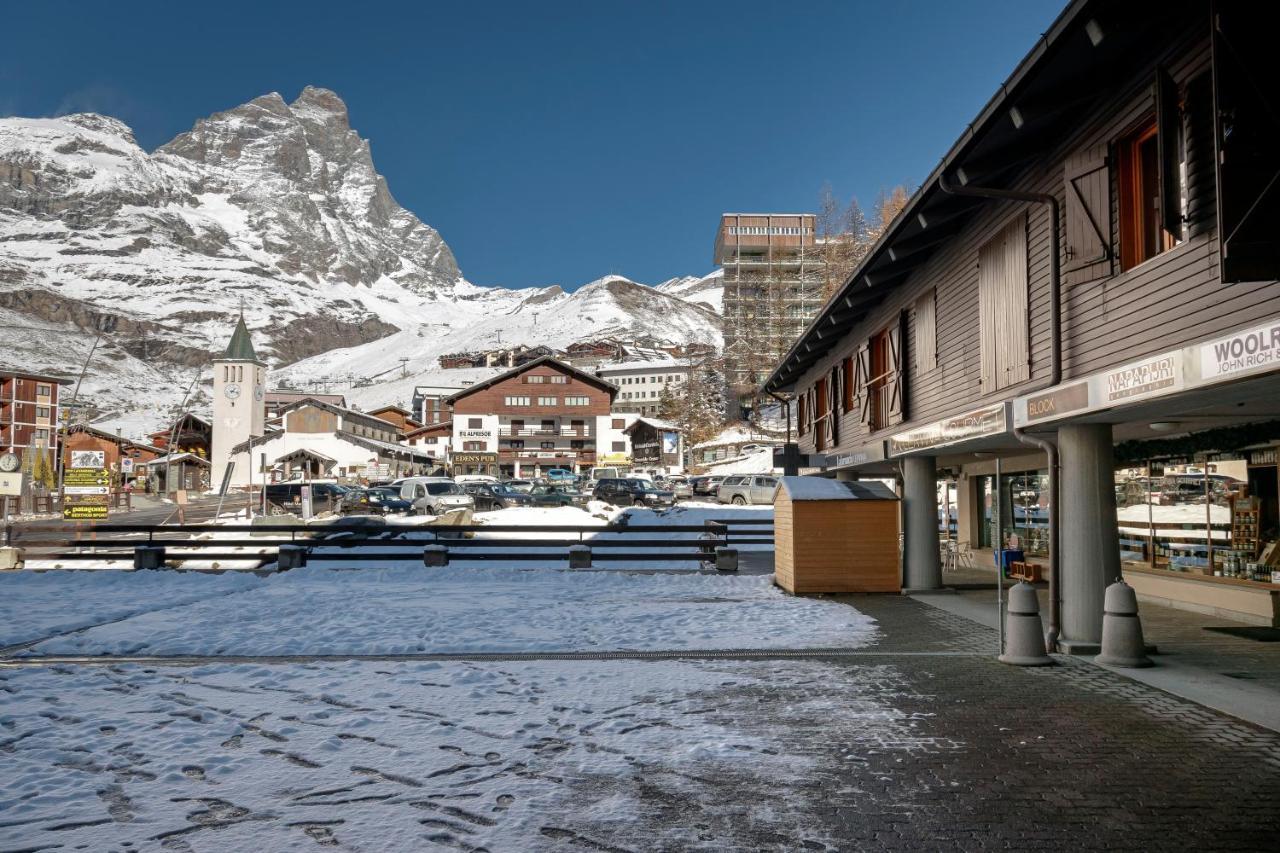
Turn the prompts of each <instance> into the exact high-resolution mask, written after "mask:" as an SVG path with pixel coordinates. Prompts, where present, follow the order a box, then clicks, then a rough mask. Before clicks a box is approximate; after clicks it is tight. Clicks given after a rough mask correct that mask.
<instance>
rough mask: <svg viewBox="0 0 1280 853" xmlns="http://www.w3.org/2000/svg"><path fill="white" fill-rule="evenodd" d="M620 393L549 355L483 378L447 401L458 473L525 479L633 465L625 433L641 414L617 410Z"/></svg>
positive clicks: (453, 459) (454, 467) (452, 462)
mask: <svg viewBox="0 0 1280 853" xmlns="http://www.w3.org/2000/svg"><path fill="white" fill-rule="evenodd" d="M617 393H618V389H617V387H616V386H614V385H612V384H610V383H608V382H606V381H604V380H603V379H601V378H599V377H598V376H594V375H592V374H590V373H587V372H585V371H582V370H579V369H577V368H575V367H571V366H569V365H567V364H565V363H563V362H560V361H557V360H555V359H553V358H551V357H548V356H544V357H542V358H539V359H535V360H534V361H531V362H529V363H527V364H524V365H521V366H519V367H514V368H512V369H511V370H508V371H506V372H505V373H501V374H499V375H497V376H494V377H492V378H490V379H487V380H485V381H483V382H477V383H475V384H474V385H471V386H469V387H467V388H465V389H463V390H462V391H459V392H458V393H456V394H454V395H453V396H452V397H450V398H448V400H447V401H446V402H447V403H448V404H449V406H450V407H451V408H452V410H453V421H452V428H453V440H452V444H451V446H450V456H449V461H450V466H451V468H452V470H453V473H455V474H493V475H499V474H502V475H506V476H511V477H520V476H528V475H536V474H540V473H542V472H545V471H546V470H548V469H551V468H563V469H565V470H569V471H574V472H584V471H589V470H590V469H592V468H593V467H595V466H596V465H608V464H621V465H626V464H629V463H630V459H631V457H630V445H629V442H628V441H627V436H626V434H625V432H624V430H625V429H626V427H627V425H628V424H629V423H630V422H631V420H633V419H634V415H632V416H626V415H614V414H612V413H611V412H610V408H611V406H612V404H613V400H614V397H615V396H616V395H617Z"/></svg>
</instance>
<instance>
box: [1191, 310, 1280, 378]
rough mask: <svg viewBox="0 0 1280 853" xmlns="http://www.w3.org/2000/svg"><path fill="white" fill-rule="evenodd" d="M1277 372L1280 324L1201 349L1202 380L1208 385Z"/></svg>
mask: <svg viewBox="0 0 1280 853" xmlns="http://www.w3.org/2000/svg"><path fill="white" fill-rule="evenodd" d="M1277 368H1280V320H1273V321H1272V322H1270V323H1267V324H1266V325H1263V326H1256V327H1254V328H1252V329H1246V330H1245V331H1243V332H1237V333H1235V334H1234V335H1231V336H1230V337H1226V338H1221V339H1219V340H1216V341H1210V342H1209V343H1207V344H1201V346H1200V378H1201V379H1202V380H1203V381H1205V382H1212V381H1213V380H1214V379H1218V378H1221V377H1224V376H1232V375H1234V374H1237V373H1248V372H1250V371H1253V370H1275V369H1277Z"/></svg>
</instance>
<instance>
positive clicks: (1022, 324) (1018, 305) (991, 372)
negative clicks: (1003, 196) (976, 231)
mask: <svg viewBox="0 0 1280 853" xmlns="http://www.w3.org/2000/svg"><path fill="white" fill-rule="evenodd" d="M978 333H979V336H980V338H981V340H980V343H979V347H980V349H981V368H982V371H981V376H982V393H983V394H990V393H992V392H993V391H998V390H1000V389H1001V388H1008V387H1009V386H1011V385H1017V384H1018V383H1019V382H1025V381H1026V380H1027V379H1028V378H1029V377H1030V358H1031V355H1030V348H1029V342H1030V341H1029V339H1030V317H1029V315H1028V312H1027V219H1026V216H1018V217H1016V218H1015V219H1014V220H1013V221H1012V222H1011V223H1009V225H1007V226H1006V227H1004V228H1002V229H1001V230H1000V232H999V233H998V234H997V235H996V236H995V237H993V238H992V239H990V240H988V241H987V242H986V243H984V244H983V245H982V246H981V247H979V249H978Z"/></svg>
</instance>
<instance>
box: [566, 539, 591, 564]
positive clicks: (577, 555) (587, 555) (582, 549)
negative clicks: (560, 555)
mask: <svg viewBox="0 0 1280 853" xmlns="http://www.w3.org/2000/svg"><path fill="white" fill-rule="evenodd" d="M569 568H571V569H589V568H591V546H590V545H572V546H570V548H569Z"/></svg>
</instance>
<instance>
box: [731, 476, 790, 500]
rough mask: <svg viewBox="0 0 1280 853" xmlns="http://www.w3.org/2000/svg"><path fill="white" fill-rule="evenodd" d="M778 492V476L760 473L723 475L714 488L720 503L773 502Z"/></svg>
mask: <svg viewBox="0 0 1280 853" xmlns="http://www.w3.org/2000/svg"><path fill="white" fill-rule="evenodd" d="M777 493H778V478H777V477H770V476H766V475H761V474H748V475H740V476H731V477H725V478H724V482H722V483H721V484H720V487H719V488H718V489H717V490H716V500H717V501H719V502H720V503H722V504H728V503H733V504H739V505H742V504H768V505H772V504H773V498H774V496H775V495H776V494H777Z"/></svg>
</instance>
